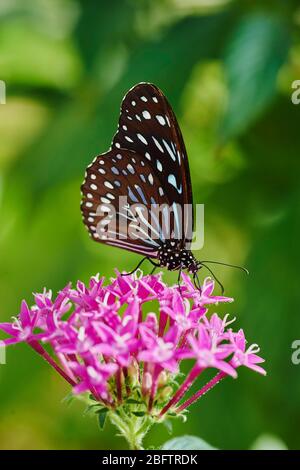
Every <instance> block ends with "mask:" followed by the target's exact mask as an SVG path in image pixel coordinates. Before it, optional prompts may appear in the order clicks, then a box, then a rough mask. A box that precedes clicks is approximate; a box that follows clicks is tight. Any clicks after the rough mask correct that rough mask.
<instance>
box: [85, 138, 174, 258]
mask: <svg viewBox="0 0 300 470" xmlns="http://www.w3.org/2000/svg"><path fill="white" fill-rule="evenodd" d="M81 190H82V196H83V197H82V203H81V211H82V215H83V221H84V224H85V226H86V227H87V229H88V231H89V234H90V236H91V237H92V238H93V239H94V240H95V241H98V242H102V243H106V244H108V245H113V246H118V247H120V248H124V249H127V250H130V251H133V252H136V253H140V254H143V255H146V256H149V257H154V258H155V257H156V256H157V250H158V248H159V246H160V244H161V242H163V241H165V240H167V239H170V238H174V237H175V238H179V234H180V224H179V220H178V219H177V215H178V212H177V211H175V210H172V211H169V210H168V209H169V207H170V206H171V207H172V203H173V201H171V200H170V198H169V195H168V194H167V193H166V192H165V188H163V187H162V183H161V180H160V179H159V178H158V176H157V172H154V170H153V168H152V167H151V166H150V164H149V160H148V159H147V158H146V157H142V156H140V155H138V154H137V153H136V152H133V151H131V150H127V149H118V148H116V147H115V148H112V149H111V150H110V151H108V152H107V153H105V154H103V155H99V156H98V157H96V158H95V159H94V161H93V163H92V164H91V165H89V166H88V168H87V172H86V177H85V180H84V182H83V184H82V187H81ZM173 207H174V205H173Z"/></svg>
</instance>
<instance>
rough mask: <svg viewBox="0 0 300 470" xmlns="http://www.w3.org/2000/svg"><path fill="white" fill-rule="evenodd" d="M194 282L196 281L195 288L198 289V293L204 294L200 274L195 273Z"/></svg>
mask: <svg viewBox="0 0 300 470" xmlns="http://www.w3.org/2000/svg"><path fill="white" fill-rule="evenodd" d="M193 281H194V284H195V287H196V288H197V289H198V291H199V292H200V294H202V289H201V284H200V280H199V277H198V274H197V273H194V275H193ZM196 281H197V282H196Z"/></svg>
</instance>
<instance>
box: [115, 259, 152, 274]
mask: <svg viewBox="0 0 300 470" xmlns="http://www.w3.org/2000/svg"><path fill="white" fill-rule="evenodd" d="M146 259H148V256H145V257H144V258H142V259H141V261H140V262H139V263H138V265H137V266H136V268H134V269H133V270H132V271H130V272H129V273H122V274H121V276H130V275H131V274H133V273H135V271H137V269H139V267H140V266H141V265H142V264H143V262H144V261H146Z"/></svg>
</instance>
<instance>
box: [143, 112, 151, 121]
mask: <svg viewBox="0 0 300 470" xmlns="http://www.w3.org/2000/svg"><path fill="white" fill-rule="evenodd" d="M142 114H143V117H144V118H145V119H151V114H150V113H149V111H147V110H145V111H143V112H142Z"/></svg>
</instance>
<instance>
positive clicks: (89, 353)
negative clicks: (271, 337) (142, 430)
mask: <svg viewBox="0 0 300 470" xmlns="http://www.w3.org/2000/svg"><path fill="white" fill-rule="evenodd" d="M213 290H214V282H213V280H212V279H210V278H207V279H205V280H204V283H203V286H202V289H201V292H200V291H199V290H198V289H196V288H195V286H194V285H193V283H192V282H191V280H190V278H189V276H188V275H186V274H182V284H181V287H180V289H179V287H178V286H177V285H175V286H168V285H166V284H165V283H164V282H163V279H162V274H158V275H155V276H154V275H148V276H147V275H146V276H142V275H135V276H134V275H129V276H122V275H121V274H120V273H118V272H116V276H115V278H113V279H111V282H110V283H108V285H105V282H104V279H103V278H100V277H99V276H95V277H92V278H91V279H90V281H89V283H88V284H87V285H85V284H84V283H83V282H81V281H78V282H77V285H76V288H72V286H71V285H67V286H66V287H65V288H64V289H62V290H61V291H60V292H59V293H58V295H57V296H56V298H54V299H52V293H51V291H49V292H47V291H44V292H43V293H41V294H35V296H34V300H35V303H34V305H33V306H32V307H31V308H29V307H28V306H27V304H26V303H25V301H23V302H22V304H21V310H20V313H19V315H18V316H17V318H14V319H13V321H12V322H11V323H7V322H6V323H2V324H0V329H1V330H2V331H4V332H5V333H6V334H7V335H8V336H9V338H6V339H5V340H4V342H5V344H13V343H18V342H26V343H27V344H28V345H29V346H31V347H32V348H33V349H34V350H35V351H36V352H37V353H38V354H40V355H41V356H42V357H43V358H44V359H45V360H46V361H47V362H48V363H49V365H50V366H51V367H53V368H54V369H55V370H56V371H57V372H58V373H59V374H60V375H61V376H62V377H63V378H64V379H65V380H66V381H67V382H68V383H69V384H71V386H72V387H73V392H74V393H75V394H78V393H86V392H87V393H88V394H91V395H93V396H94V399H95V400H97V401H98V402H100V403H102V405H104V406H106V407H108V408H110V409H111V410H115V409H116V408H118V407H122V406H123V405H124V406H125V405H126V401H127V400H128V398H131V399H133V401H134V402H137V403H140V401H141V400H143V401H144V405H146V406H145V408H143V409H146V410H147V413H148V415H150V416H151V417H152V418H153V419H156V418H157V417H158V416H159V417H160V418H159V419H162V417H164V416H165V415H166V413H167V412H168V410H169V408H173V409H174V410H175V411H176V412H181V411H183V410H184V409H185V407H186V406H188V405H189V404H191V403H192V402H193V401H195V400H196V399H198V398H199V397H200V396H202V395H203V394H204V393H205V391H206V390H207V389H208V388H207V387H208V385H206V386H204V387H202V388H201V389H200V390H199V391H198V392H196V394H195V395H194V397H195V398H193V397H191V398H190V399H189V400H188V405H185V404H182V405H180V407H179V408H178V403H179V401H180V400H181V398H183V396H184V395H185V393H186V392H187V391H188V390H189V388H190V387H191V385H192V384H193V383H194V381H195V380H196V379H197V378H198V376H199V375H200V374H203V373H204V372H205V371H206V370H207V369H217V371H218V372H217V375H216V377H215V379H212V381H211V382H210V383H209V384H210V385H209V388H211V387H212V386H213V385H215V384H216V383H218V382H219V381H220V380H221V378H224V377H226V376H232V377H236V376H237V371H236V369H237V368H238V367H240V366H245V367H248V368H251V369H253V370H255V371H257V372H259V373H261V374H264V373H265V371H264V369H262V367H260V366H259V365H258V364H260V363H261V362H263V359H262V358H261V357H259V356H257V354H256V353H257V352H258V351H259V349H258V347H257V346H256V345H252V346H250V347H249V348H248V349H246V340H245V336H244V332H243V330H239V331H238V332H233V331H232V329H229V328H228V326H229V324H231V323H232V321H233V320H231V321H229V320H228V315H226V316H225V317H224V319H222V318H220V317H219V316H218V315H217V313H213V315H210V316H208V309H209V308H211V307H212V306H217V305H218V304H219V303H220V302H232V301H233V299H231V298H228V297H224V296H215V295H213ZM153 301H155V302H153ZM154 305H155V306H156V307H155V309H157V312H153V311H152V310H153V308H154ZM145 312H148V313H145ZM45 343H47V344H48V346H49V350H50V351H51V353H50V354H49V353H48V352H47V350H46V349H45V348H44V344H45ZM187 359H189V360H193V361H194V363H193V365H192V367H191V370H190V372H189V373H188V374H187V376H186V378H185V379H184V380H183V382H182V383H181V385H176V382H174V379H175V377H176V376H177V374H178V373H179V372H180V367H181V363H182V362H183V361H185V360H187ZM168 380H169V381H170V383H171V385H172V386H171V387H170V386H169V387H167V385H168ZM164 387H166V389H164ZM176 387H177V389H176ZM170 390H171V391H172V393H173V394H171V395H170V393H171V391H170ZM129 408H130V407H129ZM129 408H128V407H127V408H126V409H125V408H124V410H123V411H124V413H125V414H126V413H127V412H128V409H129ZM123 411H122V413H123ZM143 413H144V412H143Z"/></svg>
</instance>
